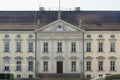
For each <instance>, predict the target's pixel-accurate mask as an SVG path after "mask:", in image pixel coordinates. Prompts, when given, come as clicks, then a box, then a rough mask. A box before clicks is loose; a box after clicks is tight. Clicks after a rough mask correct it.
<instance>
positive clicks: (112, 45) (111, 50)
mask: <svg viewBox="0 0 120 80" xmlns="http://www.w3.org/2000/svg"><path fill="white" fill-rule="evenodd" d="M110 52H115V42H111V43H110Z"/></svg>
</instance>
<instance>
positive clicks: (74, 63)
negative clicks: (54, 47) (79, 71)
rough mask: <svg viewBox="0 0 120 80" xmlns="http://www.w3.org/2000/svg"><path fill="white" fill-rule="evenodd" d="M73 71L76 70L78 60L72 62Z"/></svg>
mask: <svg viewBox="0 0 120 80" xmlns="http://www.w3.org/2000/svg"><path fill="white" fill-rule="evenodd" d="M71 71H76V61H72V62H71Z"/></svg>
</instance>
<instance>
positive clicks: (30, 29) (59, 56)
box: [0, 11, 120, 78]
mask: <svg viewBox="0 0 120 80" xmlns="http://www.w3.org/2000/svg"><path fill="white" fill-rule="evenodd" d="M119 15H120V12H119V11H61V19H58V18H57V16H58V12H57V11H0V44H1V47H0V73H12V74H14V77H15V78H19V77H21V78H28V77H29V78H32V77H33V78H34V77H35V76H36V75H37V74H39V75H45V74H49V75H51V74H52V75H54V74H69V75H71V74H75V75H82V74H83V75H85V77H88V78H95V77H98V76H102V75H106V74H120V69H119V65H120V63H119V60H120V55H119V53H120V49H119V43H120V35H119V34H120V32H119V31H120V24H119V23H120V16H119Z"/></svg>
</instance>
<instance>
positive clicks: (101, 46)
mask: <svg viewBox="0 0 120 80" xmlns="http://www.w3.org/2000/svg"><path fill="white" fill-rule="evenodd" d="M98 52H103V43H101V42H100V43H98Z"/></svg>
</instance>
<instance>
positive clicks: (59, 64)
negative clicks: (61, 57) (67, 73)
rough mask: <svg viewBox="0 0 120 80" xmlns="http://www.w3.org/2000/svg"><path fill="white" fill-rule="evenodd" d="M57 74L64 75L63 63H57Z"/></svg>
mask: <svg viewBox="0 0 120 80" xmlns="http://www.w3.org/2000/svg"><path fill="white" fill-rule="evenodd" d="M57 73H63V62H62V61H57Z"/></svg>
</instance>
